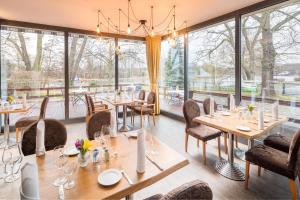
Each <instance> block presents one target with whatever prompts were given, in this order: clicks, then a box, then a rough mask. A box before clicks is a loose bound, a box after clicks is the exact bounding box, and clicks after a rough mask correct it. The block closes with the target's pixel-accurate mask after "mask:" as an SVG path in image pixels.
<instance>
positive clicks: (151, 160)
mask: <svg viewBox="0 0 300 200" xmlns="http://www.w3.org/2000/svg"><path fill="white" fill-rule="evenodd" d="M146 158H147V159H148V160H149V161H150V162H151V163H152V164H153V165H155V166H156V167H157V168H158V169H159V170H160V171H164V169H163V168H162V167H161V166H159V165H158V164H157V163H156V162H155V161H154V160H153V159H152V158H151V157H150V156H149V155H148V154H147V155H146Z"/></svg>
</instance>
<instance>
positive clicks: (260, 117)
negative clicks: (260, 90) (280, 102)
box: [258, 108, 264, 130]
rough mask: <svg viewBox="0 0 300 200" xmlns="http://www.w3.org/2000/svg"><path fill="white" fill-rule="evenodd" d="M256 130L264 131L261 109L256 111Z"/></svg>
mask: <svg viewBox="0 0 300 200" xmlns="http://www.w3.org/2000/svg"><path fill="white" fill-rule="evenodd" d="M258 129H260V130H263V129H264V111H263V109H262V108H261V109H259V111H258Z"/></svg>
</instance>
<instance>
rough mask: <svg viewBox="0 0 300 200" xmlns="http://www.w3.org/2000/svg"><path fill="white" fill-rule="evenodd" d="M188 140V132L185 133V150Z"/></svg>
mask: <svg viewBox="0 0 300 200" xmlns="http://www.w3.org/2000/svg"><path fill="white" fill-rule="evenodd" d="M188 141H189V134H188V133H185V152H187V148H188Z"/></svg>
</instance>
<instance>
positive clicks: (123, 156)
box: [0, 133, 189, 199]
mask: <svg viewBox="0 0 300 200" xmlns="http://www.w3.org/2000/svg"><path fill="white" fill-rule="evenodd" d="M108 141H109V142H108V146H109V149H111V150H112V151H114V152H117V154H114V156H111V157H110V159H109V161H107V162H104V161H103V162H100V163H93V162H91V161H90V162H89V164H88V165H87V166H86V167H84V168H82V167H79V166H78V168H77V170H76V171H75V173H74V174H73V176H72V179H73V180H75V183H76V186H75V188H73V189H70V190H64V197H65V199H122V198H126V199H129V198H130V197H132V195H133V194H134V193H135V192H137V191H139V190H142V189H143V188H146V187H147V186H150V185H152V184H154V183H156V182H158V181H159V180H162V179H163V178H164V177H166V176H168V175H170V174H172V173H173V172H175V171H177V170H179V169H181V168H183V167H185V166H186V165H188V163H189V162H188V160H187V159H186V158H185V157H184V156H183V155H181V154H179V153H177V152H176V151H175V150H173V149H172V148H170V147H169V146H167V145H166V144H164V143H163V142H161V141H159V140H158V139H157V138H156V137H155V136H153V135H152V134H148V133H147V134H146V147H147V146H148V147H149V148H150V147H151V150H150V149H149V148H147V153H146V155H147V158H149V159H146V162H145V172H144V173H138V172H137V170H136V168H137V138H134V137H128V135H127V134H124V133H120V134H118V136H117V137H115V138H110V139H109V140H108ZM92 145H93V147H92V148H91V151H92V150H93V149H95V148H99V145H100V144H98V143H97V142H96V141H92ZM153 148H155V152H156V153H155V154H154V153H153V154H152V153H151V152H152V150H153ZM54 155H55V154H54V151H52V150H51V151H47V152H46V154H45V155H44V156H41V157H37V156H36V155H35V154H34V155H29V156H25V157H24V158H23V161H22V162H23V164H24V163H26V162H29V163H34V164H36V165H37V169H38V181H39V194H40V199H57V198H58V195H59V192H58V190H59V189H58V187H55V186H54V185H53V182H54V180H55V179H56V178H57V177H58V174H59V171H58V169H57V168H56V167H55V165H54V161H55V158H56V157H55V156H54ZM91 160H92V158H91ZM72 161H73V162H78V159H77V156H73V157H68V162H72ZM107 169H117V170H121V171H123V172H124V174H126V175H124V176H123V177H122V178H121V180H120V181H119V182H118V183H116V184H115V185H112V186H102V185H100V184H99V183H98V176H99V174H100V173H101V172H103V171H104V170H107ZM129 180H130V181H129ZM20 184H21V180H20V179H19V180H17V181H15V182H13V183H9V184H7V183H3V182H0V199H18V198H19V195H20V193H19V188H20Z"/></svg>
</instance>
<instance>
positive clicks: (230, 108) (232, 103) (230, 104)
mask: <svg viewBox="0 0 300 200" xmlns="http://www.w3.org/2000/svg"><path fill="white" fill-rule="evenodd" d="M234 102H235V100H234V96H233V94H230V96H229V110H230V111H233V110H234V107H235V103H234Z"/></svg>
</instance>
